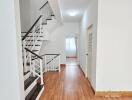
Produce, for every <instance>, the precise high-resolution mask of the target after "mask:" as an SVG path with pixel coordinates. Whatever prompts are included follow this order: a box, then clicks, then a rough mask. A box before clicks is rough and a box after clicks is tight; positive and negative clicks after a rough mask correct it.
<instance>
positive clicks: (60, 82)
mask: <svg viewBox="0 0 132 100" xmlns="http://www.w3.org/2000/svg"><path fill="white" fill-rule="evenodd" d="M44 80H45V91H44V92H43V94H42V96H41V97H40V100H132V97H120V98H117V97H115V98H114V97H113V98H112V97H95V96H94V93H93V91H92V89H91V86H90V83H89V81H88V80H87V79H86V78H85V77H84V74H83V72H82V70H81V69H80V68H79V66H77V65H76V64H75V63H74V64H69V63H68V65H67V66H66V67H62V68H61V72H60V73H59V72H47V73H46V74H45V75H44Z"/></svg>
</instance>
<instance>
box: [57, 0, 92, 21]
mask: <svg viewBox="0 0 132 100" xmlns="http://www.w3.org/2000/svg"><path fill="white" fill-rule="evenodd" d="M89 2H90V0H60V9H61V11H62V17H63V21H65V22H79V21H80V20H81V18H82V15H83V13H84V11H85V9H86V8H87V6H88V4H89ZM71 12H73V13H75V14H76V16H70V15H69V13H71Z"/></svg>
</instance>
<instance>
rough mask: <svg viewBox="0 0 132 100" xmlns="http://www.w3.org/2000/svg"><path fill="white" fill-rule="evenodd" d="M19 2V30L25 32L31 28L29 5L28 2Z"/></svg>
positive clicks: (23, 0)
mask: <svg viewBox="0 0 132 100" xmlns="http://www.w3.org/2000/svg"><path fill="white" fill-rule="evenodd" d="M19 1H20V12H21V13H20V14H21V30H22V32H27V31H28V30H29V28H30V27H31V14H30V13H31V4H30V0H19Z"/></svg>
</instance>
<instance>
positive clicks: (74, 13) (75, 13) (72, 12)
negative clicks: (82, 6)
mask: <svg viewBox="0 0 132 100" xmlns="http://www.w3.org/2000/svg"><path fill="white" fill-rule="evenodd" d="M77 14H78V12H76V11H71V12H69V15H70V16H76V15H77Z"/></svg>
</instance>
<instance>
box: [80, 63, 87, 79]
mask: <svg viewBox="0 0 132 100" xmlns="http://www.w3.org/2000/svg"><path fill="white" fill-rule="evenodd" d="M78 67H79V68H80V70H81V71H82V73H83V75H84V77H86V75H85V73H84V71H83V69H82V67H81V65H78Z"/></svg>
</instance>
